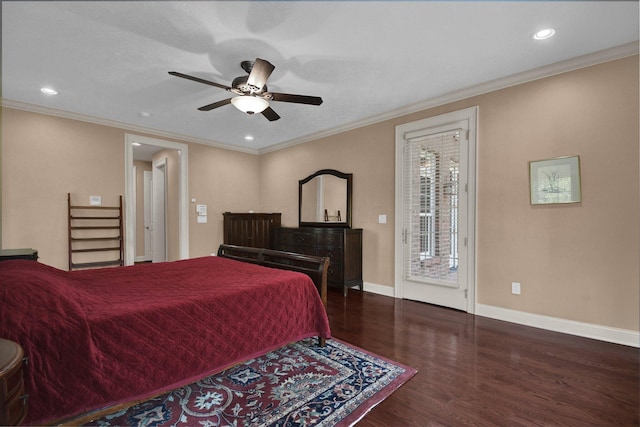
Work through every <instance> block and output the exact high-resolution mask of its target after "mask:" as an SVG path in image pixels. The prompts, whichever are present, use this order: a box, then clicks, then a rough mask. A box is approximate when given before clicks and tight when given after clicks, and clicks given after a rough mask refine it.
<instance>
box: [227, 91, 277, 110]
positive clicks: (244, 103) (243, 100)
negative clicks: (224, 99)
mask: <svg viewBox="0 0 640 427" xmlns="http://www.w3.org/2000/svg"><path fill="white" fill-rule="evenodd" d="M231 103H232V104H233V106H234V107H236V108H237V109H238V110H240V111H242V112H243V113H247V114H258V113H262V112H263V111H264V110H265V109H266V108H267V107H268V106H269V103H268V102H267V101H266V100H264V99H262V98H258V97H257V96H249V95H243V96H236V97H234V98H231Z"/></svg>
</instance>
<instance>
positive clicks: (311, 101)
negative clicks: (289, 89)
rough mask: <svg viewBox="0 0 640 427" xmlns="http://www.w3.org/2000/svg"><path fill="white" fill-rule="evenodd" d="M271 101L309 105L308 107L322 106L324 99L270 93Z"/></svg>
mask: <svg viewBox="0 0 640 427" xmlns="http://www.w3.org/2000/svg"><path fill="white" fill-rule="evenodd" d="M269 93H270V94H271V99H272V100H274V101H281V102H295V103H296V104H308V105H320V104H322V98H320V97H319V96H307V95H292V94H290V93H275V92H269Z"/></svg>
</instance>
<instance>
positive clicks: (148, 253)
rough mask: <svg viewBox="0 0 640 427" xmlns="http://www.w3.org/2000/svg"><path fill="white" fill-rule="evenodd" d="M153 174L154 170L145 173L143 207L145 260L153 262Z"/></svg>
mask: <svg viewBox="0 0 640 427" xmlns="http://www.w3.org/2000/svg"><path fill="white" fill-rule="evenodd" d="M152 167H153V166H152ZM152 174H153V170H150V171H143V180H144V185H143V193H144V195H143V199H144V207H143V217H144V221H143V222H144V224H143V227H144V232H143V233H144V256H143V257H144V260H145V261H151V260H152V259H153V251H152V248H153V246H151V245H152V244H153V240H152V235H151V229H150V228H149V227H153V222H152V221H153V218H152V217H151V214H152V212H151V209H152V206H153V205H152V204H151V203H152V195H151V191H152V185H153V184H152Z"/></svg>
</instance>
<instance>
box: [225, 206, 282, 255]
mask: <svg viewBox="0 0 640 427" xmlns="http://www.w3.org/2000/svg"><path fill="white" fill-rule="evenodd" d="M223 216H224V237H223V238H224V243H225V244H226V245H239V246H249V247H252V248H266V249H272V248H273V230H274V229H275V228H277V227H280V217H281V216H282V214H280V213H232V212H225V213H224V214H223Z"/></svg>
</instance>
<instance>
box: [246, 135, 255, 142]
mask: <svg viewBox="0 0 640 427" xmlns="http://www.w3.org/2000/svg"><path fill="white" fill-rule="evenodd" d="M244 140H245V141H253V137H252V136H251V135H247V136H245V137H244Z"/></svg>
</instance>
